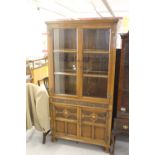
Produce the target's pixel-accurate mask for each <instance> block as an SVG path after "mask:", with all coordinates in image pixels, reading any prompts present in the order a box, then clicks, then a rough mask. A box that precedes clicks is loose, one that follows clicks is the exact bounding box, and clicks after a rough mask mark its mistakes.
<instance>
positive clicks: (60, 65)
mask: <svg viewBox="0 0 155 155" xmlns="http://www.w3.org/2000/svg"><path fill="white" fill-rule="evenodd" d="M54 71H55V72H70V73H75V72H76V53H64V52H54Z"/></svg>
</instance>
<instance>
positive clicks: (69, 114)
mask: <svg viewBox="0 0 155 155" xmlns="http://www.w3.org/2000/svg"><path fill="white" fill-rule="evenodd" d="M55 115H56V118H66V119H73V120H76V119H77V110H76V109H75V108H70V107H64V106H55Z"/></svg>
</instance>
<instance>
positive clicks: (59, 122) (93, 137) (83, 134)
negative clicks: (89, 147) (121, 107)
mask: <svg viewBox="0 0 155 155" xmlns="http://www.w3.org/2000/svg"><path fill="white" fill-rule="evenodd" d="M116 23H117V19H105V20H82V21H55V22H47V29H48V52H49V56H48V63H49V91H50V106H51V107H50V110H51V129H52V140H53V141H54V140H55V139H57V138H62V139H68V140H74V141H79V142H84V143H91V144H97V145H101V146H103V147H104V148H105V149H109V147H110V137H111V123H112V110H113V90H114V75H115V54H116V51H115V41H116V38H115V37H116Z"/></svg>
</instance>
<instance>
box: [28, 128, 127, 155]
mask: <svg viewBox="0 0 155 155" xmlns="http://www.w3.org/2000/svg"><path fill="white" fill-rule="evenodd" d="M26 139H27V142H26V144H27V146H26V150H27V153H26V154H27V155H109V154H108V153H105V152H104V151H103V149H102V147H101V146H96V145H91V144H83V143H76V142H72V141H67V140H57V142H55V143H52V142H51V137H50V135H47V138H46V143H45V144H42V133H41V132H39V131H37V130H35V129H31V130H29V131H27V133H26ZM115 155H129V143H128V141H127V140H125V139H123V140H116V145H115Z"/></svg>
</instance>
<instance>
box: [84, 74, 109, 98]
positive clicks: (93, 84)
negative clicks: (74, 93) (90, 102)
mask: <svg viewBox="0 0 155 155" xmlns="http://www.w3.org/2000/svg"><path fill="white" fill-rule="evenodd" d="M83 95H84V96H89V97H99V98H106V97H107V79H106V78H100V77H83Z"/></svg>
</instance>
